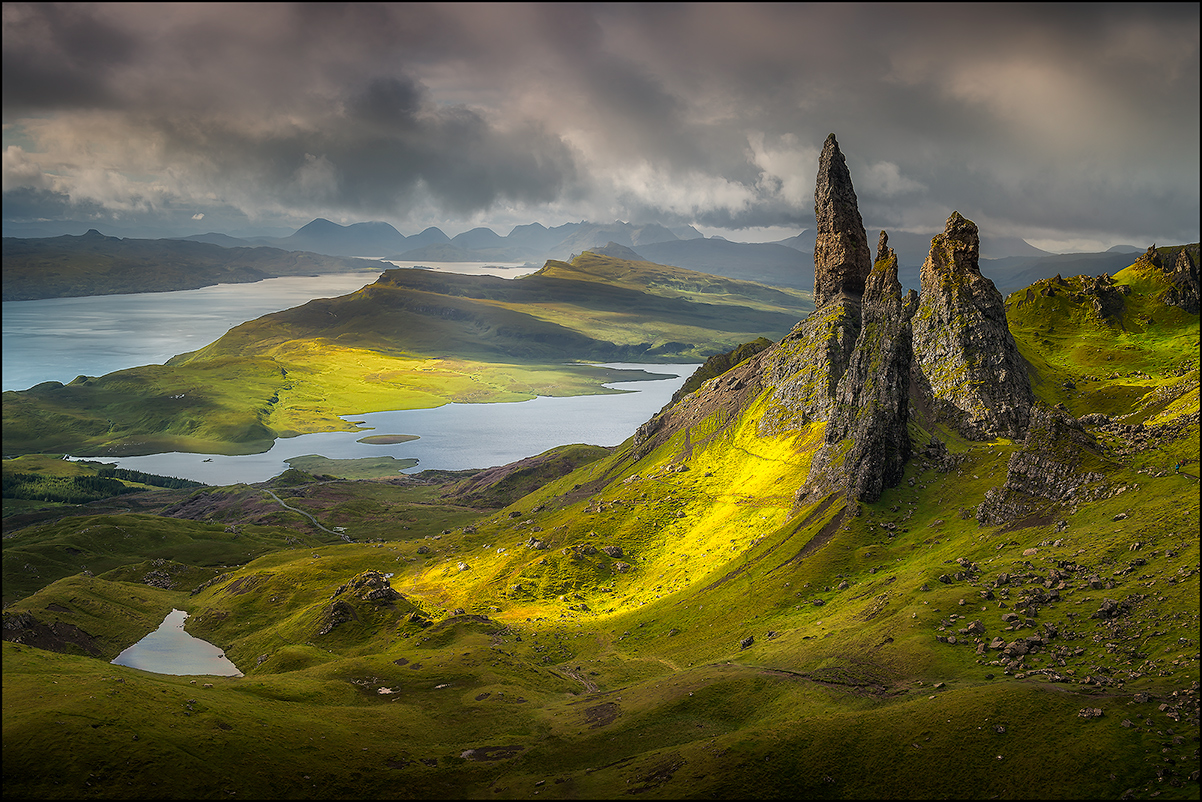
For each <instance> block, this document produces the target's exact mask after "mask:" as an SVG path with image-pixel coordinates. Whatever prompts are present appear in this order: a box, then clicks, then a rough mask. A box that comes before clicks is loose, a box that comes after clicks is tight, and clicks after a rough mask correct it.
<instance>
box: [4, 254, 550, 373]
mask: <svg viewBox="0 0 1202 802" xmlns="http://www.w3.org/2000/svg"><path fill="white" fill-rule="evenodd" d="M391 264H395V265H397V266H398V267H413V266H414V265H416V264H418V263H417V262H392V263H391ZM421 264H423V265H424V266H426V267H429V268H431V269H434V270H441V271H446V272H455V273H467V274H469V275H495V276H501V277H503V278H517V277H519V276H524V275H526V274H528V273H531V272H534V270H535V268H532V267H529V266H526V267H522V266H518V265H516V264H514V263H510V262H500V263H492V262H487V263H486V262H424V263H421ZM380 272H381V271H379V270H365V271H363V272H361V273H332V274H326V275H320V276H288V277H284V278H269V279H265V280H263V281H257V282H254V283H252V284H217V285H215V286H212V287H201V288H200V289H197V290H178V291H176V292H146V293H137V294H130V295H89V296H85V297H83V298H46V299H43V300H39V301H4V303H3V341H2V343H3V357H4V359H3V366H2V371H0V372H2V373H3V377H2V378H3V389H5V390H27V389H29V388H30V387H32V386H34V385H35V384H39V383H40V382H44V381H59V382H63V383H64V384H66V383H67V382H69V381H71V380H72V379H74V378H75V377H76V376H79V375H81V374H82V375H86V376H103V375H104V374H106V373H112V372H113V371H114V370H122V369H124V368H133V367H138V366H139V365H161V364H163V363H164V362H166V361H167V360H168V359H170V358H171V357H173V356H175V355H176V354H184V353H187V352H189V351H195V350H196V349H198V348H202V347H204V346H206V345H208V344H209V343H211V342H213V341H214V340H216V339H217V338H218V337H220V336H221V335H223V334H225V333H226V332H227V331H229V330H230V329H231V328H233V327H234V326H237V325H239V324H241V323H245V322H246V321H248V320H254V319H255V318H257V317H261V316H263V315H266V314H268V313H270V312H279V311H281V310H283V309H291V308H292V307H294V306H300V305H301V304H304V303H307V302H309V301H311V300H313V299H314V298H335V297H337V296H339V295H346V294H347V293H351V292H354V291H355V290H357V289H359V288H361V287H363V286H365V285H367V284H371V283H373V282H374V281H375V280H376V279H378V278H379V277H380Z"/></svg>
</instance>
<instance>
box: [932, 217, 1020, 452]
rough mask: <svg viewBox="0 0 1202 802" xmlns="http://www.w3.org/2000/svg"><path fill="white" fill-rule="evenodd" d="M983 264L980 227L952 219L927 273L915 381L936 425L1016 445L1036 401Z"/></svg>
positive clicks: (936, 239)
mask: <svg viewBox="0 0 1202 802" xmlns="http://www.w3.org/2000/svg"><path fill="white" fill-rule="evenodd" d="M979 259H980V238H979V236H978V233H977V227H976V225H975V224H974V223H973V222H972V221H971V220H966V219H965V218H964V217H962V216H961V215H960V213H959V212H952V215H951V217H949V218H948V220H947V226H946V227H945V228H944V231H943V233H942V234H939V235H937V236H935V237H934V238H933V239H932V240H931V251H930V255H929V256H927V259H926V262H924V263H923V266H922V273H921V286H922V290H921V295H920V300H919V305H918V312H917V314H916V315H915V316H914V321H913V338H914V370H913V378H914V381H915V385H916V387H917V390H918V392H919V393H920V394H921V395H922V397H923V400H924V402H925V403H926V405H928V406H929V408H930V410H931V412H932V414H933V416H934V418H935V419H936V420H937V421H939V422H941V423H944V424H946V425H948V426H951V427H953V428H955V429H956V430H957V431H959V432H960V433H961V434H962V435H963V436H965V437H967V438H969V439H973V440H988V439H992V438H994V437H1008V438H1015V439H1017V438H1020V437H1022V436H1023V434H1024V433H1025V431H1026V428H1027V422H1028V419H1029V417H1030V414H1031V404H1032V403H1033V401H1034V396H1033V394H1032V392H1031V383H1030V380H1029V379H1028V378H1027V371H1026V366H1025V364H1024V362H1023V360H1022V357H1021V356H1020V355H1019V353H1018V348H1017V346H1015V344H1014V338H1013V337H1012V336H1011V335H1010V329H1009V327H1008V326H1007V324H1006V310H1005V306H1004V304H1003V302H1002V296H1001V293H999V292H998V290H997V288H996V287H995V286H994V285H993V282H992V281H990V280H989V279H987V278H985V277H984V276H982V275H981V268H980V265H979Z"/></svg>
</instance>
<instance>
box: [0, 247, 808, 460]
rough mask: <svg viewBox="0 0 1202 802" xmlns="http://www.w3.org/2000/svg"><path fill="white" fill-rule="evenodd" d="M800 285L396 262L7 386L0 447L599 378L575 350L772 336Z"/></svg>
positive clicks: (684, 352) (647, 354)
mask: <svg viewBox="0 0 1202 802" xmlns="http://www.w3.org/2000/svg"><path fill="white" fill-rule="evenodd" d="M809 305H810V301H809V300H808V296H807V295H806V294H805V293H801V292H799V291H790V290H785V289H779V288H772V287H767V286H764V285H760V284H754V283H750V282H739V281H734V280H730V279H724V278H720V277H715V276H710V275H705V274H701V273H694V272H690V271H684V270H680V269H677V268H670V267H664V266H661V265H654V264H651V263H647V262H635V261H628V260H621V259H612V258H607V257H601V256H597V255H595V254H593V253H591V252H586V253H585V254H582V255H581V256H579V257H577V259H576V260H574V261H573V262H572V263H570V264H569V263H566V262H548V263H547V265H546V266H545V267H544V268H543V269H542V270H540V271H538V272H537V273H535V274H532V275H529V276H525V277H523V278H520V279H513V280H508V279H499V278H494V277H491V276H462V275H456V274H447V273H435V272H433V271H425V270H403V269H396V270H390V271H388V272H386V273H385V274H384V275H383V276H381V277H380V279H379V280H378V281H377V282H376V283H374V284H371V285H368V286H367V287H364V288H363V289H362V290H360V291H358V292H355V293H352V294H350V295H347V296H343V297H341V298H333V299H318V300H315V301H312V302H310V303H308V304H305V305H303V306H300V307H297V308H295V309H290V310H285V311H283V312H279V313H275V314H272V315H266V316H264V317H261V318H258V319H257V320H252V321H249V322H247V323H244V324H242V325H240V326H237V327H235V328H233V329H231V330H230V331H229V332H228V333H227V334H226V335H225V336H223V337H221V338H220V339H218V340H217V341H215V342H214V343H212V344H210V345H208V346H206V347H205V348H202V349H200V350H199V351H196V352H193V353H191V354H183V355H180V356H177V357H175V358H173V359H171V360H169V361H168V363H167V364H166V365H161V366H156V365H151V366H145V367H139V368H132V369H129V370H123V371H117V372H114V373H110V374H108V375H106V376H102V377H79V378H77V379H76V380H74V381H72V382H71V383H69V384H67V385H62V384H60V383H58V382H46V383H43V384H40V385H37V386H36V387H33V388H30V389H29V390H27V391H23V392H6V393H5V394H4V435H3V436H4V450H5V453H6V454H10V455H12V454H19V453H27V452H29V451H39V450H40V451H44V450H47V449H49V450H58V451H64V452H69V453H73V454H78V455H89V454H95V455H103V454H132V453H155V452H158V451H171V450H182V451H218V452H221V453H257V452H259V451H262V450H265V449H266V448H268V447H270V444H271V443H272V442H273V440H274V438H276V437H282V436H290V435H294V434H299V433H304V432H311V431H331V430H333V431H337V430H349V429H351V428H353V427H352V426H351V425H350V424H348V423H347V422H346V421H344V420H342V419H341V418H339V417H338V416H339V415H346V414H353V413H362V412H372V411H382V410H386V409H415V408H424V407H432V406H440V405H442V404H444V403H447V402H448V401H452V400H458V401H514V400H525V399H527V398H532V397H534V396H535V395H574V394H579V393H591V392H598V391H602V389H601V387H600V384H601V383H602V382H603V381H611V380H613V379H614V378H615V377H616V376H617V375H618V374H616V373H615V372H614V371H611V370H607V369H601V368H596V367H592V366H590V365H588V364H584V363H585V362H588V361H614V360H620V361H641V362H656V361H658V362H665V361H681V360H684V361H688V360H696V361H699V362H700V361H704V359H705V358H706V357H708V356H710V355H712V354H714V353H721V352H724V351H726V350H729V349H730V348H731V347H733V346H735V345H737V344H738V343H740V342H745V341H748V340H753V339H755V338H757V337H769V338H776V337H779V336H780V335H781V334H783V333H784V332H786V331H788V329H789V328H790V327H791V326H792V325H793V323H794V322H795V321H796V319H797V317H798V316H799V315H800V314H801V313H802V312H803V311H804V310H806V309H808V308H809Z"/></svg>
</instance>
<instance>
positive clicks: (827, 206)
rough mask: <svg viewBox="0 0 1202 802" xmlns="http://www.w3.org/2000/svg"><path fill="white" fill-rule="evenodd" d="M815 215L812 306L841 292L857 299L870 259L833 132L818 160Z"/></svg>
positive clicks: (869, 266)
mask: <svg viewBox="0 0 1202 802" xmlns="http://www.w3.org/2000/svg"><path fill="white" fill-rule="evenodd" d="M814 218H815V222H816V226H815V232H816V240H815V243H814V306H815V307H817V308H818V309H821V308H822V307H823V306H825V305H826V304H827V302H829V301H830V300H831V299H833V298H836V297H838V296H839V295H840V294H841V293H845V294H847V295H849V296H852V297H854V298H856V299H859V297H860V296H861V295H863V294H864V282H865V281H866V280H867V278H868V274H869V272H871V270H872V262H871V256H870V254H869V252H868V236H867V234H865V233H864V221H863V220H862V219H861V218H860V208H859V205H858V204H857V201H856V191H855V189H853V188H852V185H851V173H850V172H849V171H848V169H847V162H846V161H845V160H844V158H843V153H842V152H841V151H840V150H839V143H838V142H836V141H835V135H834V134H831V135H830V136H828V137H827V138H826V143H825V144H824V145H823V147H822V156H821V157H820V158H819V160H818V181H817V184H816V185H815V187H814Z"/></svg>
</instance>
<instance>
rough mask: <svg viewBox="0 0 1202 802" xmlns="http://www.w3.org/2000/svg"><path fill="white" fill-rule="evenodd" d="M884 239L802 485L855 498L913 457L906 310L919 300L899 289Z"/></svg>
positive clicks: (875, 494) (869, 496) (879, 487)
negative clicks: (843, 368) (851, 346)
mask: <svg viewBox="0 0 1202 802" xmlns="http://www.w3.org/2000/svg"><path fill="white" fill-rule="evenodd" d="M888 241H889V238H888V236H887V235H886V234H885V232H883V231H882V232H881V236H880V242H879V245H878V246H877V258H876V263H875V264H874V265H873V268H872V272H871V273H870V274H869V276H868V281H867V282H866V286H865V289H864V296H863V300H862V303H861V309H862V314H863V324H862V327H861V328H860V333H859V336H858V337H857V338H856V345H855V349H854V351H853V352H852V355H851V359H850V364H849V365H848V367H847V370H846V372H844V373H843V375H842V376H841V377H840V379H839V384H838V387H837V388H836V390H835V398H834V405H833V407H832V409H831V413H830V418H829V420H828V421H827V424H826V431H825V433H824V442H823V446H822V448H820V449H819V450H818V452H817V453H816V454H815V456H814V458H813V462H812V463H811V468H810V476H809V478H808V479H807V483H806V487H805V488H804V489H805V490H806V491H807V492H813V491H818V492H820V493H826V492H830V491H841V492H843V493H844V494H845V495H846V496H847V498H848V499H850V500H853V501H868V502H872V501H876V500H877V499H878V498H880V496H881V492H882V491H883V490H884V489H885V488H887V487H893V486H894V485H896V484H897V483H898V482H900V481H901V478H902V474H903V471H904V470H905V464H906V460H908V459H909V458H910V436H909V432H908V431H907V422H908V420H909V406H910V393H909V387H910V364H911V361H912V359H913V349H912V346H911V341H910V338H911V331H910V316H911V315H913V313H914V309H915V307H916V306H917V304H916V302H915V299H914V298H913V294H914V291H913V290H911V291H910V292H909V293H908V294H907V293H903V292H902V286H901V283H900V282H899V281H898V278H897V254H895V253H894V252H893V250H892V249H891V248H890V247H889V246H888V244H887V243H888Z"/></svg>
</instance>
